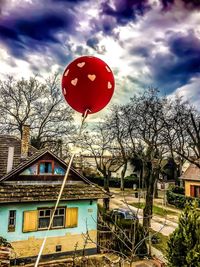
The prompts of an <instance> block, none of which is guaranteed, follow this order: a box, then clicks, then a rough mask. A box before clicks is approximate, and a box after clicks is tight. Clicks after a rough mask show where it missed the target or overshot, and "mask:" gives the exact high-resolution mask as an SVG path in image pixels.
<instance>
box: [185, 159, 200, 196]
mask: <svg viewBox="0 0 200 267" xmlns="http://www.w3.org/2000/svg"><path fill="white" fill-rule="evenodd" d="M180 179H181V180H182V181H183V184H184V187H185V195H186V196H189V197H199V198H200V168H199V167H197V166H196V165H195V164H190V165H189V167H188V168H187V169H186V171H185V172H184V174H182V176H181V177H180Z"/></svg>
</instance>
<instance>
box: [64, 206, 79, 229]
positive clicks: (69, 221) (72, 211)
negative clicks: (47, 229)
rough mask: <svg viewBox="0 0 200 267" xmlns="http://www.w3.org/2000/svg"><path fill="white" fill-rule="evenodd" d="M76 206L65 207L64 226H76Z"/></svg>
mask: <svg viewBox="0 0 200 267" xmlns="http://www.w3.org/2000/svg"><path fill="white" fill-rule="evenodd" d="M77 225H78V208H66V217H65V227H69V228H72V227H77Z"/></svg>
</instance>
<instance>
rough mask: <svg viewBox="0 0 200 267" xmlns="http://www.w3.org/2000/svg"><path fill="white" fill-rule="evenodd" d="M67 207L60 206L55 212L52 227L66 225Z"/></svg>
mask: <svg viewBox="0 0 200 267" xmlns="http://www.w3.org/2000/svg"><path fill="white" fill-rule="evenodd" d="M64 217H65V209H64V208H58V209H57V210H56V212H55V214H54V218H53V223H52V227H53V228H56V227H64Z"/></svg>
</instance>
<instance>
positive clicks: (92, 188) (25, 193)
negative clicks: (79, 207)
mask: <svg viewBox="0 0 200 267" xmlns="http://www.w3.org/2000/svg"><path fill="white" fill-rule="evenodd" d="M60 187H61V185H56V184H42V185H38V184H37V185H35V184H34V185H30V184H29V185H27V184H0V203H16V202H18V203H19V202H33V201H34V202H42V201H55V200H56V199H57V197H58V194H59V191H60ZM109 197H110V196H109V195H108V194H106V193H105V192H104V190H102V189H101V188H100V187H98V186H96V185H93V184H67V185H65V188H64V190H63V194H62V197H61V201H62V200H81V199H101V198H109Z"/></svg>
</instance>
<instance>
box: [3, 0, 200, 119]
mask: <svg viewBox="0 0 200 267" xmlns="http://www.w3.org/2000/svg"><path fill="white" fill-rule="evenodd" d="M81 55H94V56H97V57H99V58H101V59H103V60H104V61H105V62H106V63H107V64H108V65H109V66H110V68H111V69H112V70H113V72H114V74H115V80H116V89H115V94H114V96H113V98H112V101H111V104H116V103H124V102H128V100H129V98H130V97H131V96H132V95H133V94H134V93H136V92H139V91H141V90H145V89H146V88H147V87H148V86H154V87H157V88H159V89H160V91H161V93H162V94H165V95H175V94H179V95H183V96H184V97H186V98H187V99H189V100H191V101H192V102H193V103H194V104H196V105H198V103H199V101H200V1H199V0H7V1H6V0H0V78H1V79H4V78H5V77H6V75H7V74H9V75H13V76H15V77H16V78H20V77H25V78H28V77H30V76H31V75H34V74H38V75H39V76H41V77H43V78H45V77H47V76H48V75H49V74H50V73H51V72H52V73H53V72H55V71H59V72H60V74H61V75H62V73H63V71H64V68H65V66H66V65H67V64H68V63H69V62H70V61H72V60H73V59H75V58H77V57H78V56H81ZM111 104H110V105H111ZM101 114H103V113H102V112H100V115H101ZM93 116H94V118H98V116H97V117H95V115H93Z"/></svg>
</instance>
